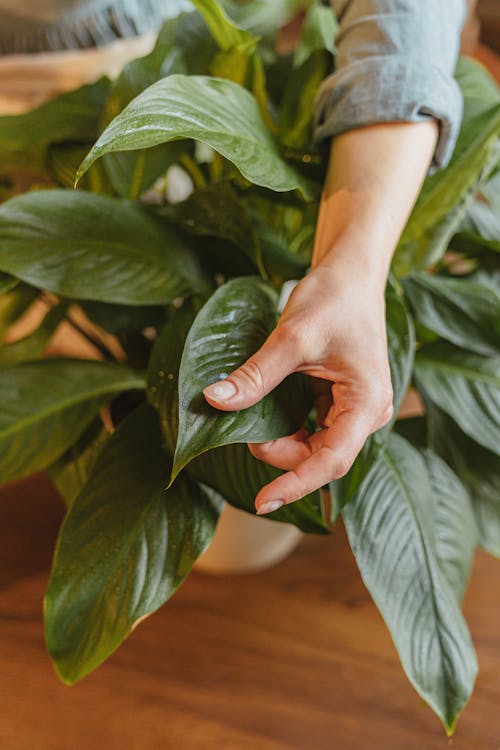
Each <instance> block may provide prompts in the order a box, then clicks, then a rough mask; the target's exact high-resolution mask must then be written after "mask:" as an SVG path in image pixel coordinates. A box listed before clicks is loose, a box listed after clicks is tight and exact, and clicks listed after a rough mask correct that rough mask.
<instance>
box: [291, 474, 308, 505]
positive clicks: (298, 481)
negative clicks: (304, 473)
mask: <svg viewBox="0 0 500 750" xmlns="http://www.w3.org/2000/svg"><path fill="white" fill-rule="evenodd" d="M290 474H291V476H292V477H293V478H294V479H295V485H296V488H297V492H296V493H295V494H296V496H297V498H301V497H305V496H306V495H307V493H308V490H307V488H306V486H305V483H304V480H303V479H302V477H301V476H300V473H299V472H298V471H296V470H295V469H291V470H290Z"/></svg>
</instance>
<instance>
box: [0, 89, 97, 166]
mask: <svg viewBox="0 0 500 750" xmlns="http://www.w3.org/2000/svg"><path fill="white" fill-rule="evenodd" d="M108 86H109V81H108V80H107V79H105V78H102V79H101V80H99V81H97V83H93V84H91V85H88V86H83V87H82V88H80V89H78V90H76V91H71V92H70V93H67V94H62V95H61V96H59V97H57V98H55V99H52V100H51V101H49V102H47V103H46V104H42V105H41V106H40V107H38V108H37V109H34V110H31V111H30V112H26V113H24V114H19V115H4V116H3V117H0V173H2V172H3V173H5V172H7V171H9V170H10V169H11V168H16V169H20V168H22V169H27V170H30V171H33V170H35V171H39V170H40V169H42V168H43V167H44V165H45V156H46V151H47V148H48V146H49V145H50V144H53V143H63V142H68V141H77V142H84V143H85V142H86V143H89V142H91V141H92V140H93V139H94V138H95V137H96V136H97V134H98V132H99V130H98V126H99V120H100V117H101V115H102V111H103V108H104V102H105V99H106V94H107V90H108Z"/></svg>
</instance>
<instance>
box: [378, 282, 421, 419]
mask: <svg viewBox="0 0 500 750" xmlns="http://www.w3.org/2000/svg"><path fill="white" fill-rule="evenodd" d="M385 306H386V327H387V344H388V351H389V364H390V367H391V380H392V388H393V391H394V399H393V403H394V414H393V418H392V420H391V422H390V423H389V424H388V425H386V427H385V428H384V431H387V430H389V429H391V427H392V425H393V424H394V422H395V420H396V419H397V415H398V412H399V409H400V407H401V404H402V402H403V399H404V397H405V396H406V393H407V391H408V388H409V385H410V382H411V378H412V374H413V363H414V361H415V330H414V326H413V321H412V319H411V317H410V315H409V313H408V310H407V308H406V305H405V303H404V301H403V300H402V299H401V297H400V296H399V295H398V294H397V292H396V290H395V289H394V288H393V287H392V286H391V285H389V286H388V287H387V292H386V295H385Z"/></svg>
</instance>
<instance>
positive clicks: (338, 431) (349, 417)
mask: <svg viewBox="0 0 500 750" xmlns="http://www.w3.org/2000/svg"><path fill="white" fill-rule="evenodd" d="M370 427H371V425H369V423H368V421H367V418H366V415H365V414H364V412H362V411H345V412H342V413H341V414H339V415H338V416H337V417H336V419H335V421H334V423H333V424H332V426H331V427H328V428H325V429H324V430H321V431H320V432H317V433H315V434H314V436H313V437H312V438H311V440H312V442H313V446H314V452H313V453H312V454H311V455H310V456H309V457H308V458H306V459H305V460H303V461H301V462H300V463H299V464H298V465H297V466H295V468H293V469H291V470H290V471H287V472H286V473H285V474H282V475H281V476H279V477H277V478H276V479H274V480H273V481H272V482H270V483H269V484H266V486H265V487H263V488H262V489H261V490H260V492H259V493H258V495H257V497H256V498H255V507H256V508H257V513H258V514H259V515H262V514H264V513H269V512H271V511H272V510H277V508H278V507H280V506H278V505H276V503H277V502H278V501H280V502H281V504H283V505H284V504H288V503H293V502H294V501H295V500H300V498H302V497H305V495H308V494H309V493H310V492H314V491H315V490H318V489H319V488H320V487H322V486H323V485H325V484H328V482H331V481H333V480H334V479H340V477H342V476H344V474H347V472H348V471H349V469H350V468H351V466H352V464H353V463H354V460H355V458H356V456H357V455H358V453H359V452H360V451H361V449H362V447H363V445H364V443H365V440H366V439H367V437H368V435H369V434H370V432H371V429H370Z"/></svg>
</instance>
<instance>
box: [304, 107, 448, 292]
mask: <svg viewBox="0 0 500 750" xmlns="http://www.w3.org/2000/svg"><path fill="white" fill-rule="evenodd" d="M437 138H438V126H437V123H436V122H435V121H434V120H428V121H426V122H422V123H386V124H381V125H373V126H369V127H364V128H357V129H355V130H352V131H349V132H347V133H343V134H341V135H339V136H337V137H336V138H335V139H334V140H333V141H332V145H331V151H330V162H329V167H328V173H327V178H326V182H325V187H324V190H323V195H322V199H321V205H320V212H319V217H318V226H317V231H316V240H315V246H314V253H313V260H312V267H313V268H316V267H318V266H320V265H321V266H322V267H328V266H332V265H338V262H339V261H342V260H345V261H346V263H347V264H348V265H350V266H352V268H353V270H359V273H361V274H363V275H365V276H366V275H368V274H369V275H370V278H373V280H374V283H378V284H381V285H383V286H385V282H386V279H387V275H388V272H389V267H390V263H391V259H392V255H393V253H394V250H395V248H396V245H397V242H398V239H399V237H400V235H401V232H402V230H403V228H404V226H405V224H406V221H407V219H408V216H409V214H410V212H411V209H412V207H413V204H414V202H415V200H416V198H417V195H418V193H419V192H420V188H421V185H422V182H423V180H424V178H425V175H426V174H427V171H428V169H429V165H430V163H431V160H432V156H433V154H434V150H435V147H436V142H437Z"/></svg>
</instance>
